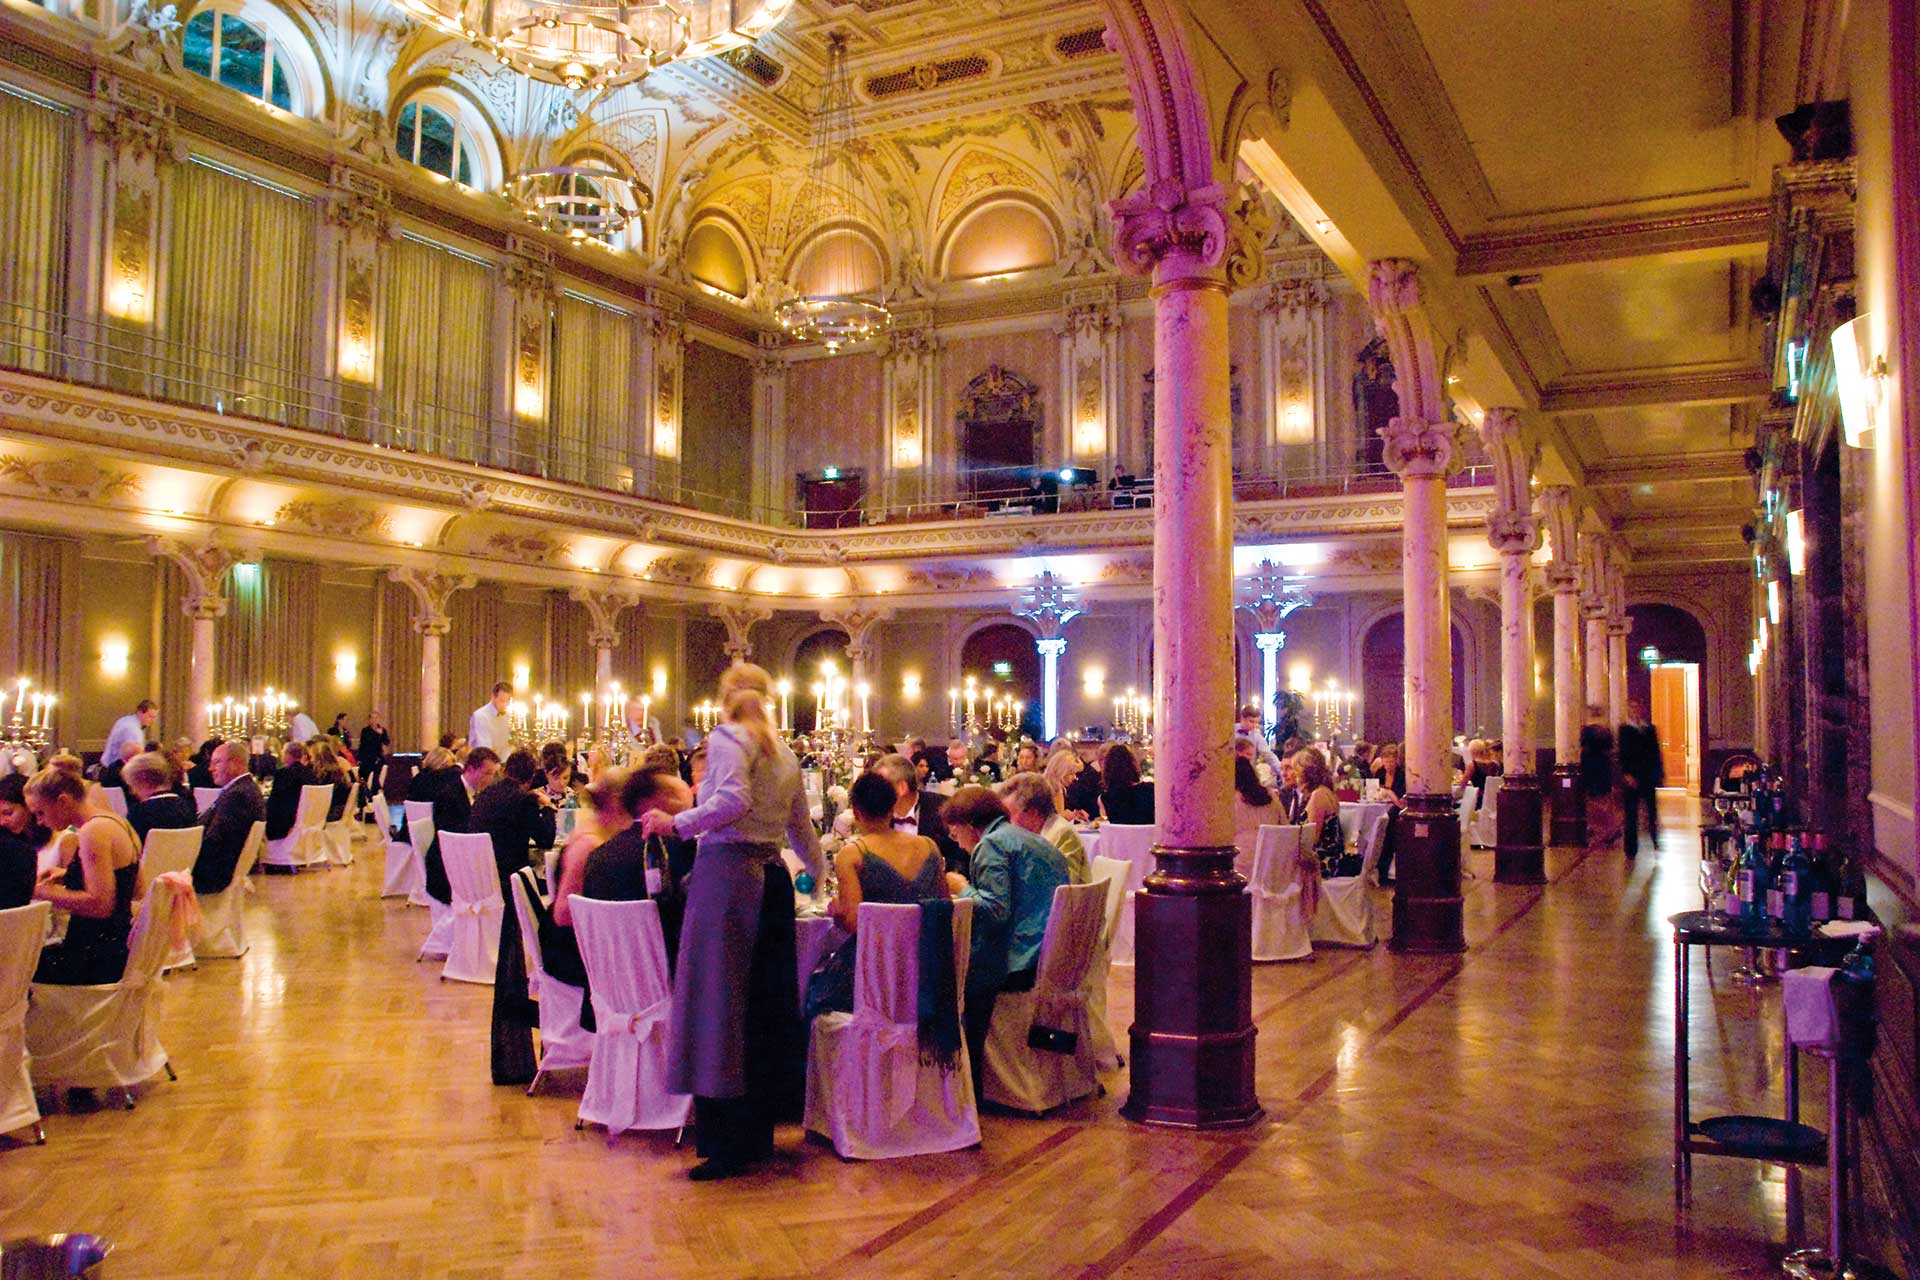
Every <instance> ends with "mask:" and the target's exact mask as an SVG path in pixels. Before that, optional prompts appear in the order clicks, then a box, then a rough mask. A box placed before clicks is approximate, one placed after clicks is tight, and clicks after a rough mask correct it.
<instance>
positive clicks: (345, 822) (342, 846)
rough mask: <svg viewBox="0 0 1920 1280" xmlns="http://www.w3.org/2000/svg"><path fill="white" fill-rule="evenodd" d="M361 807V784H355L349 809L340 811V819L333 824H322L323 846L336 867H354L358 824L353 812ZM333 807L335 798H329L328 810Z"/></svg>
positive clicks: (348, 797) (350, 794) (349, 800)
mask: <svg viewBox="0 0 1920 1280" xmlns="http://www.w3.org/2000/svg"><path fill="white" fill-rule="evenodd" d="M359 805H360V784H359V783H357V782H356V783H354V784H353V789H352V790H350V791H348V792H347V807H346V808H344V809H342V810H341V811H340V816H339V818H337V819H335V820H334V821H332V822H325V821H323V822H322V825H321V829H320V839H321V844H322V846H323V847H324V848H325V850H326V856H327V860H328V861H329V862H331V863H333V865H334V866H336V867H350V866H352V865H353V829H354V827H355V826H357V825H358V824H357V823H356V822H355V821H354V820H353V811H354V810H355V809H356V808H358V807H359ZM332 807H333V797H332V796H328V797H327V808H329V809H331V808H332Z"/></svg>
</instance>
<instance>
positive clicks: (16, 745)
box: [0, 676, 60, 758]
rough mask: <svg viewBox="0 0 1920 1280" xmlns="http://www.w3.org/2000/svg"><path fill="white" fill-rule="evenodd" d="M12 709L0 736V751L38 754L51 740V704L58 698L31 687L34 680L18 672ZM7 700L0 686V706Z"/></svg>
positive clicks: (55, 702)
mask: <svg viewBox="0 0 1920 1280" xmlns="http://www.w3.org/2000/svg"><path fill="white" fill-rule="evenodd" d="M14 689H15V692H14V695H13V712H12V714H11V715H10V716H8V718H7V720H6V736H5V737H4V738H0V751H5V752H6V753H7V754H8V755H12V754H13V753H15V752H18V751H29V752H32V753H33V755H34V756H35V757H36V758H38V757H39V756H40V755H41V754H43V753H44V752H45V751H46V749H47V745H48V744H49V743H51V742H52V741H53V708H54V706H55V704H57V703H58V702H59V701H60V699H59V697H58V695H56V694H51V693H37V692H34V691H33V681H31V680H29V679H28V678H27V677H25V676H21V677H20V678H19V679H18V680H16V681H15V682H14ZM6 701H7V696H6V691H5V690H4V689H0V707H4V706H5V704H6Z"/></svg>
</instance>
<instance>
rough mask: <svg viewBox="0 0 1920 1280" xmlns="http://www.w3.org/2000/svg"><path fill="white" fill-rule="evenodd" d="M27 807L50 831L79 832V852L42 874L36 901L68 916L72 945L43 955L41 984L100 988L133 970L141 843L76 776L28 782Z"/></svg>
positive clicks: (39, 776)
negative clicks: (131, 938)
mask: <svg viewBox="0 0 1920 1280" xmlns="http://www.w3.org/2000/svg"><path fill="white" fill-rule="evenodd" d="M26 800H27V808H28V809H29V810H31V811H32V813H33V818H34V821H35V822H38V823H39V824H40V825H41V826H43V827H45V828H46V829H47V830H49V831H65V830H66V829H67V828H68V827H78V828H79V831H80V839H79V846H80V848H79V852H78V853H77V854H76V855H75V856H74V859H73V861H72V862H70V863H68V864H67V866H66V869H65V870H64V871H62V870H61V869H60V868H58V867H49V868H48V869H47V870H45V871H43V872H41V873H40V878H39V880H38V881H36V882H35V884H34V886H33V896H34V897H35V898H36V899H37V900H39V901H42V902H51V903H52V904H53V905H54V908H55V909H56V910H59V911H65V912H67V913H68V915H69V919H68V921H67V938H66V941H65V942H63V943H61V944H60V945H59V946H57V947H48V948H47V949H46V950H45V951H44V952H42V953H41V956H40V967H39V969H37V970H36V971H35V972H34V975H33V980H34V981H35V982H45V983H50V984H53V985H57V986H98V985H102V984H106V983H113V982H118V981H120V977H121V975H122V974H124V973H125V972H126V970H127V934H128V933H129V932H130V931H131V930H132V928H133V903H134V900H135V899H136V898H138V897H139V896H140V893H141V889H142V885H141V884H140V841H139V840H138V839H136V838H135V837H134V834H133V828H132V827H131V826H129V825H127V820H126V819H125V818H122V817H120V816H119V815H118V814H116V813H112V812H110V811H108V810H107V809H104V808H95V807H94V806H93V805H92V804H91V803H89V802H88V800H87V784H86V783H85V782H84V781H82V779H81V778H80V776H79V775H78V774H76V773H69V772H68V771H66V770H65V769H55V768H46V769H42V770H41V771H40V772H38V773H36V774H34V775H33V778H32V780H31V781H29V782H28V783H27V794H26Z"/></svg>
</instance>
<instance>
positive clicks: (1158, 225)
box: [1108, 178, 1272, 289]
mask: <svg viewBox="0 0 1920 1280" xmlns="http://www.w3.org/2000/svg"><path fill="white" fill-rule="evenodd" d="M1108 209H1109V210H1110V211H1111V213H1112V214H1113V247H1114V257H1115V259H1116V260H1117V261H1118V262H1119V263H1120V264H1121V265H1122V267H1123V268H1124V269H1126V270H1128V271H1131V272H1132V273H1134V274H1136V275H1146V274H1149V273H1151V274H1152V276H1153V277H1154V280H1155V282H1156V283H1160V284H1169V283H1174V282H1176V281H1192V282H1198V283H1210V284H1214V285H1216V286H1222V287H1225V288H1227V289H1239V288H1243V287H1245V286H1246V285H1250V284H1252V283H1253V282H1254V281H1255V280H1257V279H1259V275H1260V267H1261V244H1262V243H1263V241H1264V239H1265V233H1266V232H1267V231H1268V230H1270V229H1271V227H1272V216H1271V215H1270V214H1268V213H1267V211H1266V209H1265V207H1264V206H1262V205H1261V203H1260V201H1259V200H1258V199H1257V198H1256V197H1254V196H1251V195H1249V194H1248V193H1247V192H1246V190H1245V189H1244V188H1240V187H1237V186H1234V187H1230V186H1227V185H1226V184H1223V183H1215V184H1213V185H1211V186H1206V187H1197V188H1189V187H1187V186H1185V185H1183V184H1182V183H1180V182H1178V181H1177V180H1175V179H1173V178H1161V179H1159V180H1157V181H1155V182H1154V183H1153V184H1152V185H1150V186H1148V187H1145V188H1143V189H1141V190H1139V191H1136V192H1134V193H1133V194H1132V195H1130V196H1127V197H1125V198H1124V199H1120V200H1116V201H1114V202H1113V203H1112V204H1110V205H1109V206H1108Z"/></svg>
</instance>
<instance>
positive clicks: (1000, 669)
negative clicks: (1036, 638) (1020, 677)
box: [993, 662, 1013, 676]
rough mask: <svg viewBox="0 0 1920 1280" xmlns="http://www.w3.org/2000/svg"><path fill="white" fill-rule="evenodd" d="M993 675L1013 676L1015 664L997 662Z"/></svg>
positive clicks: (994, 665)
mask: <svg viewBox="0 0 1920 1280" xmlns="http://www.w3.org/2000/svg"><path fill="white" fill-rule="evenodd" d="M993 674H995V675H997V676H1010V675H1012V674H1013V664H1012V663H1011V662H996V663H994V664H993Z"/></svg>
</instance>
